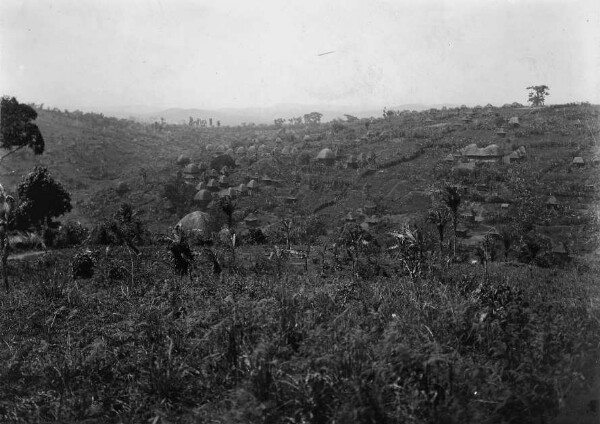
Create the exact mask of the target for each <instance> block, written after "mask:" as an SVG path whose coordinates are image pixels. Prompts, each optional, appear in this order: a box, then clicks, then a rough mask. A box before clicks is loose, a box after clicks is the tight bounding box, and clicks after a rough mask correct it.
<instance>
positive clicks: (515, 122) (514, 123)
mask: <svg viewBox="0 0 600 424" xmlns="http://www.w3.org/2000/svg"><path fill="white" fill-rule="evenodd" d="M508 125H510V126H511V127H513V128H517V127H518V126H519V125H521V124H520V123H519V117H518V116H513V117H512V118H510V119H509V120H508Z"/></svg>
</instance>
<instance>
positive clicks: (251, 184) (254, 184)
mask: <svg viewBox="0 0 600 424" xmlns="http://www.w3.org/2000/svg"><path fill="white" fill-rule="evenodd" d="M247 187H248V188H249V189H251V190H254V189H256V188H258V183H257V182H256V180H250V182H249V183H248V184H247Z"/></svg>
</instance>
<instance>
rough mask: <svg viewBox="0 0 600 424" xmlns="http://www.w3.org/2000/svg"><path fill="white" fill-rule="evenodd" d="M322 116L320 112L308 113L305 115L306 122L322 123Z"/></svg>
mask: <svg viewBox="0 0 600 424" xmlns="http://www.w3.org/2000/svg"><path fill="white" fill-rule="evenodd" d="M322 117H323V114H322V113H319V112H311V113H307V114H306V115H304V123H305V124H312V125H316V124H320V123H321V118H322Z"/></svg>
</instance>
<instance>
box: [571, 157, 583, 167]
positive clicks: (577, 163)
mask: <svg viewBox="0 0 600 424" xmlns="http://www.w3.org/2000/svg"><path fill="white" fill-rule="evenodd" d="M572 163H573V165H574V166H577V167H579V168H582V167H583V166H585V161H584V160H583V158H582V157H581V156H576V157H574V158H573V162H572Z"/></svg>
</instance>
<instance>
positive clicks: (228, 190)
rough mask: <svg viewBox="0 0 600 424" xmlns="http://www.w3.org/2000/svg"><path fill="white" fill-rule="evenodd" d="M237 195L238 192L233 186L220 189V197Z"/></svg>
mask: <svg viewBox="0 0 600 424" xmlns="http://www.w3.org/2000/svg"><path fill="white" fill-rule="evenodd" d="M235 195H236V193H235V191H234V190H233V189H232V188H231V187H229V188H226V189H224V190H221V191H219V197H235Z"/></svg>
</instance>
